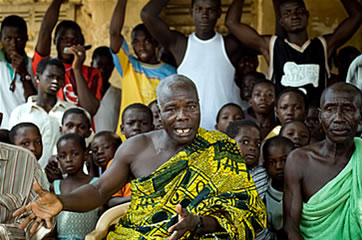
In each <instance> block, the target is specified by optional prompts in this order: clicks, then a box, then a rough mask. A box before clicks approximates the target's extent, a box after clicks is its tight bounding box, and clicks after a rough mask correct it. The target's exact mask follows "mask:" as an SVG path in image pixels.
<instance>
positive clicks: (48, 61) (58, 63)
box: [36, 58, 65, 74]
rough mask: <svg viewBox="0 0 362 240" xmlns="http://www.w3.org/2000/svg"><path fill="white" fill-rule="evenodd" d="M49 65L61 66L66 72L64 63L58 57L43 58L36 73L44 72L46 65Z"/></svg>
mask: <svg viewBox="0 0 362 240" xmlns="http://www.w3.org/2000/svg"><path fill="white" fill-rule="evenodd" d="M48 65H53V66H56V67H58V68H60V69H61V70H62V72H64V74H65V68H64V65H63V63H62V62H61V61H60V60H59V59H57V58H44V59H42V60H41V61H40V62H39V64H38V66H37V67H36V73H37V74H42V73H43V72H44V70H45V68H46V66H48Z"/></svg>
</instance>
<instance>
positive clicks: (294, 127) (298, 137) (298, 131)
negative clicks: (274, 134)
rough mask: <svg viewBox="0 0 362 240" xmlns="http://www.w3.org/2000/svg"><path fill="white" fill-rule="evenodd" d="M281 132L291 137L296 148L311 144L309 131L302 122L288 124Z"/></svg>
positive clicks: (284, 135)
mask: <svg viewBox="0 0 362 240" xmlns="http://www.w3.org/2000/svg"><path fill="white" fill-rule="evenodd" d="M280 134H281V135H282V136H283V137H286V138H289V139H290V140H291V141H292V142H293V143H294V146H295V147H296V148H299V147H303V146H305V145H308V144H309V139H310V135H309V131H308V128H307V127H306V126H305V125H304V124H303V123H302V122H292V123H289V124H287V125H286V126H285V127H284V129H283V132H281V133H280Z"/></svg>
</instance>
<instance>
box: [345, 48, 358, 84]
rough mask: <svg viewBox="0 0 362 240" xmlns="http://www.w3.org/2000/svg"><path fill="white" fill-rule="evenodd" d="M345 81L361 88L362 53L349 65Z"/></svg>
mask: <svg viewBox="0 0 362 240" xmlns="http://www.w3.org/2000/svg"><path fill="white" fill-rule="evenodd" d="M346 82H347V83H351V84H353V85H355V86H356V87H358V88H359V89H361V90H362V54H361V55H359V56H358V57H356V58H355V59H354V60H353V62H352V63H351V65H350V66H349V68H348V73H347V78H346Z"/></svg>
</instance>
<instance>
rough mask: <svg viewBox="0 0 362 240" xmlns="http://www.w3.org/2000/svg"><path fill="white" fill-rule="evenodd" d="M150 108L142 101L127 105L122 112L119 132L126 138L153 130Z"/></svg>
mask: <svg viewBox="0 0 362 240" xmlns="http://www.w3.org/2000/svg"><path fill="white" fill-rule="evenodd" d="M153 128H154V127H153V116H152V112H151V109H149V108H148V107H147V106H146V105H144V104H142V103H134V104H131V105H129V106H127V107H126V108H125V109H124V111H123V113H122V124H121V133H122V134H123V135H124V136H125V137H126V139H128V138H130V137H133V136H135V135H137V134H140V133H145V132H149V131H151V130H153Z"/></svg>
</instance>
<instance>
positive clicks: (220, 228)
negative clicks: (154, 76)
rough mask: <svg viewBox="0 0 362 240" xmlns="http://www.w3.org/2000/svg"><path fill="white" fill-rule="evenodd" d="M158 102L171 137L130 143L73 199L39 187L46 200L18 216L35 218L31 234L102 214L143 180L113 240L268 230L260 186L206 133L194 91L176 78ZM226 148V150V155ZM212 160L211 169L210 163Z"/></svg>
mask: <svg viewBox="0 0 362 240" xmlns="http://www.w3.org/2000/svg"><path fill="white" fill-rule="evenodd" d="M157 99H158V104H159V106H160V114H161V118H162V122H163V125H164V129H162V130H158V131H152V132H149V133H145V134H140V135H137V136H134V137H132V138H130V139H128V140H127V141H125V142H124V143H123V144H122V145H121V146H120V147H119V149H118V150H117V153H116V155H115V158H114V161H113V162H112V164H111V166H110V168H109V169H108V170H107V171H106V172H105V173H104V174H103V175H102V176H101V177H100V179H99V180H98V181H96V182H95V183H93V184H89V185H86V186H83V187H81V188H79V189H77V190H75V191H73V192H72V193H68V194H62V195H57V196H55V195H54V194H52V193H49V192H46V191H44V190H41V189H40V187H38V185H37V184H34V187H35V188H36V189H37V190H36V191H37V192H38V194H39V195H40V196H41V197H40V199H39V200H38V201H36V202H33V203H32V204H29V205H27V206H26V207H24V208H22V209H20V210H18V211H17V212H16V213H15V215H20V214H21V213H23V212H26V211H31V214H30V216H28V217H27V218H26V220H25V221H24V223H23V227H24V226H25V225H27V224H28V223H29V221H30V220H31V219H35V222H36V223H37V222H41V221H42V220H45V221H46V222H47V225H48V226H50V222H49V220H50V219H51V218H52V217H53V216H55V215H57V214H58V213H59V212H60V211H61V210H67V211H78V212H85V211H89V210H91V209H94V208H96V207H98V206H101V205H103V204H104V203H105V202H106V201H107V200H108V199H109V198H110V197H111V196H112V194H114V193H115V192H117V191H118V190H119V189H120V188H121V187H123V186H124V185H125V184H126V183H127V181H128V180H129V179H130V178H131V179H132V178H136V179H134V180H133V181H132V183H131V188H132V186H135V188H132V200H131V207H130V209H129V211H128V213H127V219H128V220H125V221H124V222H122V223H121V226H120V227H119V228H118V227H117V229H116V231H115V232H111V233H109V234H110V236H109V238H112V237H116V238H118V239H123V238H122V237H127V236H131V235H132V236H135V237H134V239H136V237H139V238H141V237H142V236H147V237H149V238H151V237H154V236H158V237H164V238H166V237H170V238H169V239H178V238H179V237H181V236H184V234H186V235H185V237H186V238H187V237H190V236H191V234H193V236H194V237H196V236H195V235H194V234H197V236H203V234H205V233H215V236H216V237H218V236H219V235H218V233H220V232H221V233H222V234H221V236H224V237H225V235H227V236H229V238H228V239H244V237H245V236H253V235H255V233H256V232H258V231H260V230H261V229H262V228H264V227H265V219H266V218H265V217H266V216H265V208H264V205H263V203H262V201H261V199H260V198H259V196H258V195H257V192H256V190H255V185H254V183H253V182H252V181H251V182H250V181H249V180H248V179H249V178H248V173H247V170H246V167H245V163H244V161H243V160H242V159H241V157H240V154H239V152H238V150H237V146H236V144H235V143H234V142H231V141H230V142H229V139H228V138H226V136H225V135H223V134H221V133H218V132H217V131H213V132H208V131H205V130H203V129H199V123H200V110H199V103H198V96H197V91H196V87H195V85H194V83H193V82H192V81H191V80H190V79H188V78H186V77H184V76H181V75H172V76H170V77H168V78H166V79H163V80H162V81H161V83H160V85H159V87H158V88H157ZM229 143H230V144H229ZM220 144H221V145H222V147H224V149H226V150H220V149H221V148H222V147H221V145H220ZM185 148H187V150H186V149H185ZM216 148H217V149H218V151H219V152H221V154H219V153H218V152H217V151H216V150H215V149H216ZM206 154H207V155H208V160H207V161H208V162H207V164H205V161H203V159H205V158H204V156H205V155H206ZM185 164H186V165H185ZM205 168H206V169H205ZM194 169H197V170H196V171H194ZM225 169H227V171H225ZM201 172H202V173H203V174H202V175H200V173H201ZM211 174H213V175H211ZM200 180H201V182H200ZM150 181H151V182H150ZM150 183H151V184H150ZM195 184H196V185H195ZM145 192H147V193H150V192H153V193H154V194H146V195H144V193H145ZM186 193H187V194H186ZM220 194H222V196H221V198H219V196H220ZM89 196H92V197H89ZM190 196H191V197H190ZM194 200H195V201H194ZM199 203H200V204H201V205H200V204H199ZM241 205H242V206H243V208H242V209H241V208H240V207H239V206H241ZM217 208H220V210H218V211H216V212H217V213H215V209H217ZM224 213H225V214H224ZM213 214H216V215H213ZM124 219H126V218H124ZM220 220H222V221H220ZM35 226H36V224H35ZM132 226H137V228H136V229H135V228H134V227H132ZM225 232H226V233H227V234H225ZM221 239H222V238H221Z"/></svg>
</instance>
